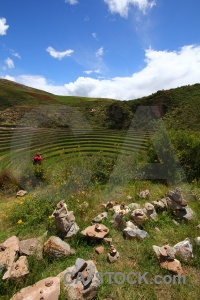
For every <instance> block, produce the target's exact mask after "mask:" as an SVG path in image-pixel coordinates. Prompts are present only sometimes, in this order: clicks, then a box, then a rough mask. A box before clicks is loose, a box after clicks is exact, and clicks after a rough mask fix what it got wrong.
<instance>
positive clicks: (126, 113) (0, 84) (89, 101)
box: [0, 79, 200, 131]
mask: <svg viewBox="0 0 200 300" xmlns="http://www.w3.org/2000/svg"><path fill="white" fill-rule="evenodd" d="M0 104H1V105H0V126H15V125H17V124H18V123H19V122H20V120H21V118H22V117H23V116H24V115H25V114H26V113H28V112H30V111H31V110H33V109H37V108H39V107H42V106H46V107H48V108H49V107H52V108H53V110H54V107H57V111H56V113H57V120H55V117H54V120H51V118H52V113H48V112H47V113H46V117H47V119H48V120H47V122H46V123H44V122H43V123H42V126H44V127H59V126H61V127H68V124H67V121H66V120H64V121H63V107H71V108H73V112H76V111H78V112H79V113H80V114H81V115H82V116H83V117H86V118H87V120H88V121H89V123H90V125H91V126H92V127H93V128H108V129H128V128H129V126H130V124H131V122H132V120H133V118H134V114H135V113H136V111H137V108H138V107H139V106H157V108H158V110H155V111H153V115H154V116H153V117H160V116H161V117H162V118H163V120H164V121H165V125H166V126H167V128H168V129H190V130H194V131H198V130H199V129H200V110H199V109H198V107H199V105H200V84H194V85H191V86H190V85H188V86H183V87H179V88H175V89H170V90H162V91H158V92H156V93H154V94H152V95H150V96H147V97H143V98H140V99H136V100H130V101H119V100H115V99H104V98H86V97H75V96H57V95H53V94H50V93H47V92H44V91H42V90H37V89H33V88H30V87H27V86H24V85H21V84H18V83H15V82H11V81H8V80H5V79H0ZM71 111H72V109H71ZM71 111H70V112H69V114H71V115H72V113H71ZM34 112H35V111H34ZM29 116H31V117H29V118H28V120H27V123H26V125H31V124H32V123H34V122H33V119H34V117H35V116H34V115H31V114H29ZM61 116H62V118H61ZM73 116H74V115H73ZM61 119H62V122H60V121H59V120H61ZM140 121H141V120H140ZM145 121H146V120H145V118H144V120H143V122H145ZM143 122H142V121H141V124H142V123H143ZM139 125H140V122H139V123H138V126H139Z"/></svg>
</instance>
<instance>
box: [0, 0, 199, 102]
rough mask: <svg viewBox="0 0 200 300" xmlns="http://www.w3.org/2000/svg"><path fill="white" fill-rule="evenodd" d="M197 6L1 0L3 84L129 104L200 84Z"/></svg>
mask: <svg viewBox="0 0 200 300" xmlns="http://www.w3.org/2000/svg"><path fill="white" fill-rule="evenodd" d="M199 12H200V1H199V0H176V1H174V0H34V1H27V0H0V78H5V79H8V80H12V81H15V82H18V83H22V84H25V85H27V86H30V87H34V88H37V89H41V90H44V91H47V92H50V93H53V94H57V95H66V96H84V97H92V98H94V97H95V98H96V97H98V98H113V99H118V100H130V99H136V98H140V97H143V96H148V95H151V94H152V93H155V92H157V91H158V90H166V89H171V88H176V87H180V86H183V85H191V84H195V83H200V17H199Z"/></svg>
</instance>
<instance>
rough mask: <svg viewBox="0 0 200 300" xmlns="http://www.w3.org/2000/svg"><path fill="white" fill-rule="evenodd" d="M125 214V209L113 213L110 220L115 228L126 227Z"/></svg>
mask: <svg viewBox="0 0 200 300" xmlns="http://www.w3.org/2000/svg"><path fill="white" fill-rule="evenodd" d="M124 215H125V213H124V212H123V211H120V212H119V213H118V212H116V213H115V214H114V215H113V217H112V220H111V221H110V222H111V224H112V227H113V228H119V229H123V228H124V227H125V223H126V221H125V218H124Z"/></svg>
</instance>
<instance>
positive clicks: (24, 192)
mask: <svg viewBox="0 0 200 300" xmlns="http://www.w3.org/2000/svg"><path fill="white" fill-rule="evenodd" d="M26 194H27V191H24V190H20V191H18V192H17V197H18V196H19V197H23V196H25V195H26Z"/></svg>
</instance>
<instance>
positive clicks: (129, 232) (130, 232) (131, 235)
mask: <svg viewBox="0 0 200 300" xmlns="http://www.w3.org/2000/svg"><path fill="white" fill-rule="evenodd" d="M123 233H124V235H125V236H126V237H127V238H128V239H135V238H137V239H144V238H146V237H147V236H148V233H147V232H146V231H144V230H141V229H132V228H130V227H126V228H125V229H124V231H123Z"/></svg>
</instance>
